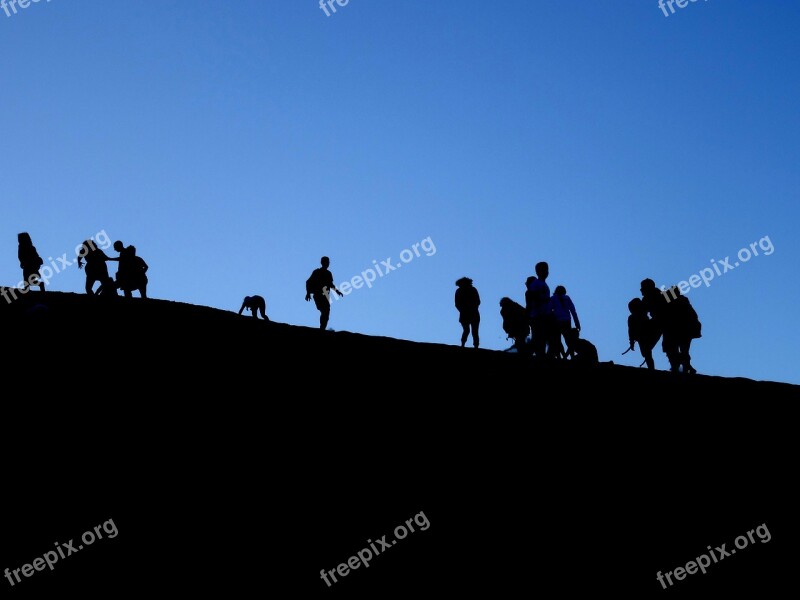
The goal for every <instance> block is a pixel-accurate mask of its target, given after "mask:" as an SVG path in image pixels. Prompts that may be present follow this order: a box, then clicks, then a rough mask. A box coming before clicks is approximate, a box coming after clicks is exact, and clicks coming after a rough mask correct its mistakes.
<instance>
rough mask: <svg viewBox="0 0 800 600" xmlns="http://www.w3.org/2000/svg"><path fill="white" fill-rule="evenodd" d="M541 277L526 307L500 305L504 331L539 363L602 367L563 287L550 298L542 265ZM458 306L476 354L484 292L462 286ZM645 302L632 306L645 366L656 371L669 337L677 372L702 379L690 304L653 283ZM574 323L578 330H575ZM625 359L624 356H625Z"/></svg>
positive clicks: (645, 286)
mask: <svg viewBox="0 0 800 600" xmlns="http://www.w3.org/2000/svg"><path fill="white" fill-rule="evenodd" d="M535 271H536V275H535V276H531V277H528V279H527V280H526V281H525V306H524V307H523V306H522V305H521V304H519V303H518V302H515V301H514V300H512V299H511V298H508V297H505V298H503V299H501V300H500V316H501V317H502V319H503V330H504V331H505V332H506V334H507V337H508V339H510V340H513V342H514V345H513V346H512V348H510V349H509V350H511V349H513V350H515V351H516V352H517V353H519V354H521V355H526V356H533V357H534V358H539V359H551V360H559V359H569V360H574V361H579V362H581V363H583V364H596V363H597V362H598V356H597V348H596V347H595V345H594V344H592V343H591V342H589V341H588V340H585V339H582V338H581V337H580V331H581V323H580V319H579V318H578V312H577V310H576V309H575V304H574V303H573V302H572V299H571V298H570V297H569V296H568V295H567V290H566V288H565V287H564V286H563V285H559V286H557V287H556V289H555V291H554V293H553V294H552V295H551V294H550V287H549V285H548V284H547V278H548V276H549V275H550V267H549V265H548V264H547V263H546V262H540V263H538V264H537V265H536V267H535ZM456 287H457V288H458V289H457V290H456V294H455V305H456V309H457V310H458V314H459V323H460V324H461V327H462V333H461V347H462V348H463V347H464V346H465V345H466V343H467V340H468V339H469V336H470V334H471V335H472V342H473V345H474V347H475V348H478V347H479V345H480V338H479V329H480V322H481V316H480V309H479V307H480V304H481V298H480V294H479V293H478V290H477V289H476V288H475V287H474V286H473V281H472V279H470V278H469V277H462V278H461V279H459V280H458V281H456ZM640 291H641V293H642V297H641V298H634V299H633V300H631V301H630V302H629V303H628V309H629V310H630V313H631V315H630V317H628V340H629V342H630V347H629V349H628V350H626V352H625V353H627V352H629V351H630V350H633V349H634V347H635V345H636V343H637V342H638V343H639V350H640V351H641V353H642V357H643V358H644V363H642V364H647V367H648V368H649V369H655V361H654V359H653V348H654V347H655V345H656V344H657V343H658V340H659V339H661V338H662V337H663V342H662V348H663V350H664V353H665V354H666V356H667V359H668V360H669V364H670V370H672V371H673V372H676V373H677V372H683V373H690V374H693V373H696V371H695V369H694V367H692V364H691V356H690V355H689V349H690V347H691V344H692V340H693V339H697V338H699V337H701V333H700V331H701V324H700V320H699V319H698V317H697V313H696V312H695V310H694V308H693V307H692V305H691V303H690V302H689V299H688V298H686V296H683V295H682V294H681V291H680V289H679V288H678V287H677V286H673V287H671V288H669V289H667V290H659V289H658V288H657V287H656V284H655V282H654V281H653V280H652V279H645V280H643V281H642V284H641V290H640ZM573 322H574V325H575V326H574V327H573V326H572V324H573ZM625 353H623V354H625Z"/></svg>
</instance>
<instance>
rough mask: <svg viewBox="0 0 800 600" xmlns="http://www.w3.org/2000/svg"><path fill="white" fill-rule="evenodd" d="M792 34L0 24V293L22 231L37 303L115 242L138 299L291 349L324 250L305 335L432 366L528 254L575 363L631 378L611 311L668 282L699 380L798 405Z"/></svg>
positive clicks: (289, 5) (76, 13)
mask: <svg viewBox="0 0 800 600" xmlns="http://www.w3.org/2000/svg"><path fill="white" fill-rule="evenodd" d="M798 24H800V6H797V5H793V4H789V3H781V4H769V5H767V4H766V3H752V2H750V3H748V2H745V1H739V2H736V1H732V2H728V3H724V4H723V3H719V2H718V3H711V2H703V3H700V2H698V3H694V4H689V5H688V6H686V7H685V8H681V9H680V10H675V12H673V13H671V14H669V15H665V14H664V13H663V12H662V9H660V8H659V3H658V1H657V0H653V1H652V2H646V3H642V2H634V1H633V0H623V1H620V2H619V3H616V4H615V5H614V7H613V10H612V9H611V7H609V6H608V5H606V4H601V3H583V4H568V3H554V2H529V1H522V0H512V1H509V2H508V3H505V4H504V5H503V6H502V7H490V6H488V5H487V4H486V3H483V2H478V1H477V0H475V1H466V2H465V1H462V2H458V3H455V2H452V3H451V2H446V1H445V2H442V3H437V4H436V5H433V6H432V5H431V4H430V3H424V2H422V1H421V0H414V1H409V2H405V3H402V4H401V3H388V4H382V5H377V4H376V3H367V2H362V1H358V0H351V1H350V2H347V3H345V5H344V6H341V5H338V6H337V10H336V11H335V12H331V14H329V15H326V13H325V12H324V11H323V10H321V7H320V5H319V3H318V2H317V1H316V0H309V2H296V1H292V2H289V1H288V0H284V1H276V2H271V3H269V4H267V3H263V2H257V1H256V0H243V1H241V2H238V3H236V5H235V6H231V7H226V9H222V7H221V5H220V4H219V3H218V2H213V3H212V2H209V1H208V0H199V1H198V2H196V3H194V4H193V5H192V6H191V7H189V6H186V5H181V4H178V3H169V2H166V3H160V4H159V5H158V8H156V9H153V8H150V7H147V6H143V5H140V4H135V3H115V4H114V5H110V3H106V4H103V3H100V2H86V3H81V4H80V5H76V4H75V3H68V2H60V1H58V0H53V1H52V2H48V3H35V4H34V3H32V4H30V5H29V6H28V7H27V8H25V9H22V8H19V7H17V13H11V14H7V13H6V12H3V10H2V9H0V44H2V47H3V49H4V50H5V53H4V56H6V57H7V60H6V64H5V68H4V69H3V72H2V74H0V86H2V87H3V89H5V90H6V98H5V100H6V101H5V106H4V110H3V111H2V113H0V114H2V116H0V120H1V121H0V122H2V131H3V136H2V139H3V147H4V149H5V151H6V152H5V154H6V161H5V163H4V177H3V178H2V180H0V190H1V191H2V195H3V198H4V201H3V204H2V210H1V211H0V286H3V287H15V286H17V285H18V282H19V281H20V280H21V278H22V273H21V269H20V268H19V263H18V261H17V254H16V252H17V234H18V233H20V232H28V233H30V234H31V237H32V239H33V243H34V245H35V246H36V248H37V249H38V251H39V254H40V255H41V256H42V258H43V259H44V260H45V265H51V269H52V270H53V277H52V279H51V280H50V282H49V285H48V287H47V289H48V291H63V292H75V293H83V288H84V280H85V277H84V273H83V271H79V270H78V269H77V267H76V265H75V264H74V262H73V264H70V265H69V266H66V267H64V263H63V262H60V261H59V259H60V258H61V259H63V258H64V255H65V254H66V258H67V260H71V261H74V253H75V248H76V247H77V246H78V245H79V244H80V243H81V242H82V241H83V240H84V239H88V238H90V237H91V238H93V239H94V238H100V239H103V240H108V246H107V247H109V248H110V246H111V244H112V243H113V242H114V241H115V240H122V241H123V242H124V243H125V244H132V245H134V246H136V247H137V249H138V254H139V255H140V256H142V257H143V258H144V259H145V260H146V261H147V263H148V264H149V266H150V270H149V272H148V277H149V280H150V283H149V286H148V296H150V297H151V298H157V299H163V300H174V301H179V302H186V303H189V304H194V305H199V306H209V307H212V308H218V309H222V310H228V311H232V312H237V311H238V309H239V307H240V305H241V303H242V299H243V298H244V296H249V295H254V294H258V295H261V296H263V297H264V298H265V299H266V309H267V310H266V313H267V316H268V317H269V318H270V319H271V320H273V321H276V322H281V323H287V324H290V325H301V326H308V327H315V326H316V324H317V323H318V317H319V313H318V312H317V311H316V309H315V308H314V303H313V302H309V303H307V302H305V301H304V296H305V287H304V286H305V281H306V279H307V278H308V276H309V275H310V273H311V271H312V270H313V269H315V268H317V267H318V266H319V263H320V257H322V256H329V257H330V259H331V266H330V270H331V272H332V273H333V275H334V281H335V283H336V285H337V286H340V287H341V284H342V283H345V282H346V283H348V284H349V287H350V288H351V289H350V290H349V291H348V293H347V295H346V296H345V297H344V298H341V299H340V298H338V297H335V299H334V300H333V302H332V304H333V305H332V310H331V319H330V323H329V327H330V328H332V329H333V330H335V331H351V332H354V333H362V334H366V335H376V336H387V337H393V338H398V339H406V340H411V341H417V342H432V343H443V344H449V345H458V344H459V338H460V335H461V328H460V326H459V324H458V313H457V312H456V310H455V307H454V305H453V295H454V293H455V289H456V287H455V281H456V280H457V279H459V278H460V277H464V276H466V277H469V278H471V279H473V280H474V284H475V287H476V288H477V289H478V291H479V293H480V295H481V299H482V305H481V329H480V331H481V347H482V348H485V349H492V350H504V349H506V348H508V347H510V346H511V344H512V343H511V341H507V340H506V337H505V334H504V332H503V330H502V327H501V319H500V315H499V306H498V302H499V300H500V298H502V297H504V296H508V297H510V298H512V299H513V300H515V301H517V302H519V303H521V304H524V282H525V280H526V278H527V277H528V276H530V275H533V274H534V265H535V264H536V263H538V262H540V261H546V262H548V263H549V265H550V276H549V277H548V279H547V281H548V284H549V286H550V289H551V291H552V290H554V289H555V287H556V286H557V285H564V286H565V287H566V290H567V294H568V295H569V296H570V297H571V298H572V300H573V301H574V303H575V305H576V308H577V313H578V315H579V316H580V320H581V324H582V332H581V334H582V337H585V338H586V339H588V340H590V341H591V342H592V343H594V344H595V345H596V346H597V349H598V353H599V356H600V360H601V361H613V362H614V363H616V364H620V365H626V366H638V365H639V363H640V362H641V357H640V355H639V351H638V345H637V350H636V351H635V352H631V353H628V354H627V355H625V356H622V352H623V351H624V350H625V349H627V347H628V337H627V325H626V322H627V317H628V314H629V313H628V309H627V304H628V301H629V300H630V299H632V298H634V297H639V295H640V294H639V284H640V282H641V280H643V279H645V278H652V279H654V280H655V282H656V284H657V286H658V287H659V288H662V289H663V288H664V287H669V286H671V285H678V284H681V282H684V283H685V284H686V285H685V286H684V287H685V289H686V290H687V291H685V292H683V290H682V292H683V293H684V295H686V296H687V297H688V298H689V300H690V301H691V303H692V305H693V306H694V308H695V309H696V310H697V312H698V314H699V317H700V321H701V322H702V325H703V336H702V338H700V339H699V340H694V341H693V343H692V362H693V364H694V366H695V367H696V368H697V371H698V373H700V374H705V375H716V376H725V377H747V378H750V379H755V380H770V381H779V382H786V383H794V384H800V375H798V369H797V368H796V367H795V366H794V363H795V361H796V360H797V359H798V351H797V349H796V343H795V340H794V335H793V334H795V333H797V332H798V331H800V328H799V327H798V319H797V316H796V315H795V316H792V315H794V314H795V313H794V312H793V311H792V309H793V304H794V302H793V300H794V298H795V297H797V296H798V294H800V283H798V281H797V278H796V277H792V275H793V274H794V273H795V272H796V266H795V265H796V263H797V260H798V258H800V249H799V248H798V242H797V235H796V234H795V233H794V232H793V230H792V228H793V225H794V223H795V222H796V220H797V217H798V216H800V209H798V203H797V200H798V194H797V192H798V189H800V186H799V185H798V184H800V173H798V169H797V164H798V158H800V152H798V151H799V150H800V143H799V142H798V140H800V135H798V134H800V127H799V125H800V119H798V116H799V115H800V112H798V108H797V105H796V99H797V98H798V92H800V77H799V76H798V75H799V73H798V69H797V68H796V67H792V66H791V65H792V64H794V63H793V61H794V60H795V58H796V56H798V50H800V41H799V40H798V39H797V36H796V31H797V25H798ZM98 245H99V246H100V247H103V246H102V245H101V244H98ZM109 256H116V253H115V252H113V250H112V251H111V252H109ZM59 265H60V267H59ZM57 267H58V272H55V271H56V268H57ZM61 267H64V268H61ZM109 271H110V272H111V273H112V274H113V273H114V272H115V271H116V266H115V265H113V263H112V264H110V265H109ZM358 278H360V282H359V280H358ZM137 295H138V294H137ZM0 302H4V301H3V300H2V299H0ZM245 317H247V318H250V317H249V315H248V314H247V313H245V315H244V316H243V318H245ZM470 343H471V342H470ZM467 351H469V349H468V350H467ZM653 354H654V357H655V361H656V367H657V368H658V369H659V370H667V369H668V367H669V366H668V363H667V361H666V357H665V356H664V354H663V352H662V351H661V344H660V342H659V344H658V345H657V346H656V348H655V350H654V352H653Z"/></svg>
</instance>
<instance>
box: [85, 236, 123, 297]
mask: <svg viewBox="0 0 800 600" xmlns="http://www.w3.org/2000/svg"><path fill="white" fill-rule="evenodd" d="M84 260H85V261H86V293H87V294H89V295H90V296H91V295H93V294H94V293H95V292H94V291H93V288H94V284H95V283H97V282H100V287H99V288H97V294H111V293H112V292H113V294H114V295H116V293H117V288H116V284H115V283H114V280H113V279H112V278H111V276H110V275H109V274H108V266H107V265H106V262H107V261H109V260H112V261H119V259H118V258H110V257H109V256H107V255H106V253H105V252H103V250H102V249H100V248H98V247H97V246H96V245H95V244H94V242H93V241H91V240H86V241H84V242H83V244H82V245H81V250H80V251H79V253H78V269H82V268H83V261H84Z"/></svg>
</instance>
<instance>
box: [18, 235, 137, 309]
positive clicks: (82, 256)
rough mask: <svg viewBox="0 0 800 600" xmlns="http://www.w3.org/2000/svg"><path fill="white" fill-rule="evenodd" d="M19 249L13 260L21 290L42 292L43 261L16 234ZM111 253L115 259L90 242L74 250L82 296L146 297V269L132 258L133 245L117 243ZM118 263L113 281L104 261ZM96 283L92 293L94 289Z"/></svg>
mask: <svg viewBox="0 0 800 600" xmlns="http://www.w3.org/2000/svg"><path fill="white" fill-rule="evenodd" d="M17 240H18V243H19V250H18V253H17V257H18V258H19V265H20V267H22V290H23V292H27V291H28V288H29V287H33V286H36V287H38V288H39V290H40V291H42V292H44V291H45V283H44V281H43V280H42V274H41V272H40V271H41V268H42V265H44V260H42V257H41V256H39V253H38V252H37V250H36V246H34V245H33V241H32V240H31V236H30V235H29V234H28V233H25V232H23V233H20V234H18V235H17ZM114 250H116V251H117V252H118V253H119V256H118V257H115V258H112V257H109V256H108V255H106V253H105V252H104V251H103V250H102V249H101V248H98V247H97V245H96V244H95V242H94V241H93V240H85V241H84V242H82V243H81V244H80V245H79V246H78V248H77V249H76V253H77V257H78V268H79V269H83V266H84V262H85V263H86V269H85V273H86V293H87V294H90V295H99V296H117V295H118V290H121V291H122V292H123V293H124V294H125V296H126V297H128V298H130V297H131V296H133V292H135V291H138V292H139V294H140V295H141V297H142V298H147V274H146V273H147V270H148V268H149V267H148V266H147V263H146V262H144V260H143V259H142V258H141V257H140V256H137V255H136V248H135V247H134V246H127V247H126V246H125V244H123V243H122V242H121V241H116V242H114ZM109 261H113V262H118V263H119V267H118V269H117V276H116V279H114V278H112V277H111V276H110V275H109V274H108V266H107V265H106V263H107V262H109ZM98 283H99V284H100V285H99V287H98V288H97V289H96V290H95V289H94V286H95V285H96V284H98Z"/></svg>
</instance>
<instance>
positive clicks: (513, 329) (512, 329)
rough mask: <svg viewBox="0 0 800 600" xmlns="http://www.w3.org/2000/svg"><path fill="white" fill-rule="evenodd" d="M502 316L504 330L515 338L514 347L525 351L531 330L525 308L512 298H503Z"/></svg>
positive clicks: (510, 337) (501, 305) (518, 350)
mask: <svg viewBox="0 0 800 600" xmlns="http://www.w3.org/2000/svg"><path fill="white" fill-rule="evenodd" d="M500 316H501V317H502V319H503V331H505V332H506V335H507V336H508V337H509V339H512V340H514V348H516V349H517V352H519V353H520V354H522V353H525V352H526V347H525V341H526V339H527V337H528V333H529V332H530V325H529V324H528V315H527V313H526V312H525V309H524V308H523V307H522V305H521V304H518V303H517V302H514V301H513V300H512V299H511V298H503V299H502V300H500Z"/></svg>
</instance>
